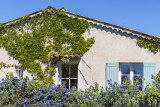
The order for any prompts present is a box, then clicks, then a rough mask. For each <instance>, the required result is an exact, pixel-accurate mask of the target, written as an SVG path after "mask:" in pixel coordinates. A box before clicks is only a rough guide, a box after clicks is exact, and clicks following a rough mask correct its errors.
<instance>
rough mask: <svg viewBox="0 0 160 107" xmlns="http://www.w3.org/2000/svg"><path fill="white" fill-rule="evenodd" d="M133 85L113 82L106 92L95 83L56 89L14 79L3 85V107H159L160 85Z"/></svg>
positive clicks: (0, 96) (0, 90) (0, 88)
mask: <svg viewBox="0 0 160 107" xmlns="http://www.w3.org/2000/svg"><path fill="white" fill-rule="evenodd" d="M156 79H157V78H156ZM155 82H157V81H155ZM129 83H130V81H128V80H127V79H126V81H125V82H124V84H122V85H118V84H117V83H113V84H112V82H109V85H110V86H109V87H106V89H104V88H101V87H99V86H98V84H95V86H90V87H89V88H88V89H86V90H79V91H77V89H75V88H72V89H67V88H66V87H65V86H60V85H58V86H53V85H51V84H49V83H47V84H46V83H43V82H42V81H38V80H29V79H28V78H27V77H26V78H25V79H23V80H19V79H17V78H16V77H12V78H9V79H8V80H7V79H2V82H0V106H3V107H4V106H6V107H8V106H13V107H17V106H18V107H24V106H28V107H30V106H36V107H38V106H48V107H52V106H56V107H57V106H58V107H64V106H67V107H122V106H123V107H159V105H160V90H159V88H158V87H160V83H156V84H157V85H156V86H149V84H148V87H146V88H145V89H144V90H143V92H142V90H139V87H138V86H137V85H136V83H135V85H130V84H129ZM158 85H159V86H158Z"/></svg>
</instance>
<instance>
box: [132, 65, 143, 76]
mask: <svg viewBox="0 0 160 107" xmlns="http://www.w3.org/2000/svg"><path fill="white" fill-rule="evenodd" d="M142 71H143V65H133V72H134V74H140V76H142V75H143V73H142Z"/></svg>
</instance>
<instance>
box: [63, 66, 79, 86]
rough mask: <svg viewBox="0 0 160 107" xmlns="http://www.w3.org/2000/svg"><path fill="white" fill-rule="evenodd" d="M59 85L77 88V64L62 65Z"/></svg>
mask: <svg viewBox="0 0 160 107" xmlns="http://www.w3.org/2000/svg"><path fill="white" fill-rule="evenodd" d="M61 83H62V84H65V85H66V87H67V88H72V87H73V86H74V87H76V88H77V84H78V64H62V77H61Z"/></svg>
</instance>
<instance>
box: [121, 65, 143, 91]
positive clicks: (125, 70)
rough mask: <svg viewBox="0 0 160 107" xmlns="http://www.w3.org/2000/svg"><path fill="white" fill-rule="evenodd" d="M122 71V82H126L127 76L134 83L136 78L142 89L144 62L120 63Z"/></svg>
mask: <svg viewBox="0 0 160 107" xmlns="http://www.w3.org/2000/svg"><path fill="white" fill-rule="evenodd" d="M120 71H121V83H123V82H124V80H125V79H126V78H128V79H129V80H130V81H131V84H134V80H136V79H138V84H137V85H138V86H139V89H141V90H142V79H141V78H142V77H143V65H142V64H120Z"/></svg>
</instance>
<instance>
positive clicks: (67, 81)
mask: <svg viewBox="0 0 160 107" xmlns="http://www.w3.org/2000/svg"><path fill="white" fill-rule="evenodd" d="M62 85H65V86H66V88H69V79H62Z"/></svg>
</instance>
